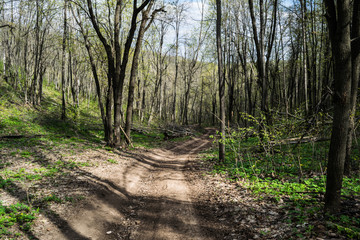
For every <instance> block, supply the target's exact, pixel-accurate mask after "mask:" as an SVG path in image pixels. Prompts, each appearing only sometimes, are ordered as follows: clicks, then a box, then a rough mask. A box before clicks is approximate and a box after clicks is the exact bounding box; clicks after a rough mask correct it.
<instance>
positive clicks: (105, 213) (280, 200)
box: [0, 81, 360, 240]
mask: <svg viewBox="0 0 360 240" xmlns="http://www.w3.org/2000/svg"><path fill="white" fill-rule="evenodd" d="M0 91H2V92H5V93H6V94H4V95H3V97H2V99H0V100H1V101H0V239H24V240H30V239H40V240H51V239H54V240H55V239H56V240H58V239H59V240H62V239H69V240H76V239H94V240H95V239H96V240H98V239H99V240H101V239H131V240H137V239H139V240H141V239H166V240H167V239H171V240H173V239H183V240H187V239H224V240H235V239H314V240H322V239H360V234H359V232H360V230H359V229H360V217H359V216H360V210H359V209H360V195H359V193H360V187H359V186H360V180H359V178H358V177H354V178H353V179H345V180H346V181H344V189H343V190H344V199H343V203H342V204H343V209H342V211H341V213H342V214H341V215H339V216H334V217H333V219H330V220H329V219H326V218H324V216H323V213H322V209H323V205H322V204H323V193H324V183H323V180H324V178H322V177H321V175H319V173H316V172H313V170H314V169H315V168H314V166H313V163H319V162H321V161H320V160H321V159H323V157H322V156H324V155H325V154H326V151H325V150H326V149H327V146H326V143H324V142H321V143H319V145H315V144H308V145H306V146H305V145H304V146H302V147H301V149H300V148H298V150H299V152H298V153H296V154H297V155H294V154H290V153H289V152H287V151H286V149H278V153H277V154H276V155H274V156H270V157H271V158H270V157H269V156H266V155H265V156H264V154H263V153H262V152H258V150H257V149H259V148H258V143H257V142H256V139H252V138H250V139H249V140H248V141H244V142H241V148H235V151H234V150H232V148H231V144H228V145H227V146H228V147H229V149H228V150H229V151H228V152H227V154H228V155H227V161H226V162H224V163H219V162H218V160H217V154H216V147H217V146H215V144H213V143H212V141H214V139H213V138H210V135H213V134H214V133H215V130H214V129H211V128H208V129H205V130H202V129H196V130H198V131H201V132H202V134H200V133H199V134H197V133H196V134H194V136H192V137H189V136H187V137H180V138H175V139H168V140H164V137H165V134H164V133H163V132H161V131H159V129H155V128H154V129H144V130H145V131H139V132H136V131H134V132H133V133H132V138H133V140H134V145H135V148H128V149H121V150H116V149H112V148H109V147H107V146H105V142H103V141H102V138H103V131H102V129H101V125H99V122H98V121H99V117H98V116H97V115H96V113H97V112H98V110H97V107H96V104H93V105H86V104H84V106H82V108H81V114H80V115H79V116H77V117H76V115H75V114H74V112H72V111H70V110H71V109H70V110H69V111H68V120H67V121H61V120H60V116H59V112H60V111H59V109H60V107H61V105H60V104H59V102H58V101H56V100H54V99H60V97H59V96H57V95H56V94H55V93H54V92H52V91H51V89H50V90H49V89H47V91H46V94H47V95H48V96H49V97H46V98H45V99H44V101H43V103H42V105H41V106H37V107H36V108H35V107H31V106H28V105H26V104H25V105H24V104H23V102H22V100H21V99H20V98H17V96H16V95H15V93H14V91H12V90H11V89H7V88H5V87H4V86H2V85H1V81H0ZM96 116H97V117H96ZM230 143H231V142H230ZM234 144H239V145H238V146H240V142H237V141H234ZM254 147H255V148H254ZM252 149H255V152H253V150H252ZM238 150H239V151H238ZM280 150H281V151H280ZM300 150H301V152H300ZM315 150H316V151H315ZM239 152H240V153H241V154H242V155H243V159H242V162H241V161H240V162H239V158H238V157H239V156H238V155H237V154H238V153H239ZM235 153H236V154H235ZM354 156H359V154H357V152H355V154H354ZM291 157H297V158H296V159H297V160H299V165H296V164H294V161H293V160H294V159H295V158H291ZM300 157H301V160H302V162H301V164H300ZM313 159H314V160H316V161H313ZM319 166H320V170H321V172H322V167H321V166H325V165H324V164H323V165H321V164H320V165H319ZM274 170H276V171H274ZM308 170H309V171H308ZM299 173H301V174H302V173H304V174H307V177H308V178H304V179H300V177H299V176H298V175H299ZM312 175H314V176H313V177H312ZM300 180H301V181H300Z"/></svg>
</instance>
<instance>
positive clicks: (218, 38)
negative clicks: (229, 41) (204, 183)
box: [216, 0, 226, 161]
mask: <svg viewBox="0 0 360 240" xmlns="http://www.w3.org/2000/svg"><path fill="white" fill-rule="evenodd" d="M216 52H217V61H218V80H219V101H220V103H219V104H220V141H219V161H225V127H226V125H225V79H224V73H223V59H222V45H221V0H216Z"/></svg>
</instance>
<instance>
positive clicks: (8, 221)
mask: <svg viewBox="0 0 360 240" xmlns="http://www.w3.org/2000/svg"><path fill="white" fill-rule="evenodd" d="M38 212H39V209H36V210H35V209H33V208H31V207H30V206H28V205H26V204H24V203H16V204H12V205H9V206H4V205H3V204H2V203H0V236H2V235H9V234H11V232H10V231H9V229H8V228H9V227H11V226H13V225H15V224H16V225H18V226H19V228H20V229H22V230H24V231H29V230H30V227H31V225H32V223H33V221H34V220H35V219H36V215H37V214H38Z"/></svg>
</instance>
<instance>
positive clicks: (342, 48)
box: [324, 0, 352, 213]
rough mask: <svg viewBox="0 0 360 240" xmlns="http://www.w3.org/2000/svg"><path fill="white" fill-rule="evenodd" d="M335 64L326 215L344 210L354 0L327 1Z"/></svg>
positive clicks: (325, 0)
mask: <svg viewBox="0 0 360 240" xmlns="http://www.w3.org/2000/svg"><path fill="white" fill-rule="evenodd" d="M324 2H325V6H326V10H327V20H328V26H329V33H330V40H331V48H332V53H333V56H334V59H335V65H334V68H335V69H334V70H335V71H334V95H333V101H334V116H333V127H332V135H331V142H330V149H329V160H328V171H327V181H326V194H325V212H328V213H337V212H339V211H340V201H341V187H342V179H343V173H344V162H345V156H346V142H347V136H348V129H349V122H350V111H351V102H350V95H351V72H352V71H351V44H350V42H351V41H350V22H351V19H350V15H351V11H350V0H341V1H337V2H336V4H335V2H334V0H324Z"/></svg>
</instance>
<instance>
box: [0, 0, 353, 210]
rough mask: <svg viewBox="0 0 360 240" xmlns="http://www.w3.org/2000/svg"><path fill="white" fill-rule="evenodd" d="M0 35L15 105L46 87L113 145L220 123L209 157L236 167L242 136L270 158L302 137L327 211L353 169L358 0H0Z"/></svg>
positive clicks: (65, 112) (31, 101)
mask: <svg viewBox="0 0 360 240" xmlns="http://www.w3.org/2000/svg"><path fill="white" fill-rule="evenodd" d="M194 9H196V10H194ZM194 13H195V14H194ZM0 41H1V47H0V54H1V60H0V74H1V79H0V81H5V82H6V83H7V84H8V85H9V86H11V87H12V89H13V90H14V91H16V92H18V93H19V94H20V95H21V98H22V100H23V104H24V105H28V106H32V107H34V108H36V107H37V106H41V105H42V104H43V99H44V89H45V88H51V89H53V90H55V91H56V92H58V93H59V96H61V105H59V108H58V112H61V115H59V116H60V117H61V119H62V120H63V121H74V122H77V120H78V119H79V118H80V105H82V104H88V105H89V104H94V103H96V108H97V112H98V114H99V116H100V119H101V128H102V129H103V138H104V140H105V141H106V144H107V145H108V146H110V147H113V148H122V147H125V146H127V145H129V144H132V134H133V131H139V129H142V128H145V127H147V126H152V127H155V126H156V127H160V128H162V129H166V128H167V127H168V126H171V125H184V126H188V125H199V126H216V127H218V129H219V131H218V133H217V134H216V135H214V138H215V139H216V141H218V143H219V153H218V154H219V157H218V158H219V161H222V162H227V161H228V158H232V159H235V160H236V164H238V162H242V161H245V160H244V159H246V156H248V155H246V154H245V153H242V151H243V149H244V147H243V145H241V144H240V143H239V144H238V142H239V141H240V140H247V139H251V138H253V137H257V138H258V140H259V144H258V147H257V151H260V152H262V154H264V155H263V156H265V158H266V159H271V157H273V156H275V155H276V154H277V153H278V151H279V150H278V148H279V147H280V148H281V147H284V146H285V147H289V149H290V150H289V151H290V152H292V153H293V152H296V151H298V150H296V149H299V148H301V146H300V145H302V144H309V143H311V144H312V146H313V154H312V157H313V158H312V160H310V161H312V165H311V166H312V167H311V169H309V172H312V173H313V172H319V171H320V169H321V173H322V174H323V173H325V172H326V173H327V178H326V187H325V186H324V188H326V194H325V196H324V199H325V211H326V212H328V213H338V212H339V211H340V209H341V208H340V203H341V188H342V179H343V177H344V174H345V175H346V176H347V177H349V178H356V176H357V177H358V171H359V167H360V162H359V157H358V155H357V154H354V151H355V152H356V151H358V148H359V145H358V143H357V139H358V131H357V127H358V125H359V108H358V101H357V95H358V85H359V83H358V81H359V76H360V54H359V51H360V46H359V45H360V1H357V0H352V1H350V0H341V1H334V0H324V1H322V0H290V1H288V0H286V1H283V0H237V1H234V0H223V1H221V0H216V2H215V1H205V0H202V1H196V2H187V1H179V0H176V1H169V2H168V1H155V0H145V1H141V2H138V1H137V0H132V1H121V0H93V1H92V0H86V1H85V0H63V1H54V0H33V1H24V0H2V1H0ZM0 98H1V93H0ZM172 133H173V132H172ZM329 140H330V141H329ZM324 141H325V142H326V143H329V142H330V144H327V145H326V147H325V148H326V150H325V154H323V153H321V154H322V155H321V157H319V158H321V159H320V160H318V156H316V153H315V152H316V149H315V150H314V146H315V148H316V147H317V145H316V144H317V143H322V142H324ZM291 149H292V150H291ZM294 149H295V150H294ZM298 152H299V151H298ZM300 155H301V154H300ZM284 156H285V155H284ZM286 156H288V155H286ZM292 156H293V155H292ZM265 158H264V159H265ZM242 159H243V160H242ZM294 159H295V157H294ZM235 160H234V161H235ZM271 161H272V160H271ZM294 161H295V162H296V161H297V160H294ZM299 161H300V160H299ZM315 161H318V162H315ZM314 162H315V163H314ZM319 163H320V167H319ZM274 164H275V163H274ZM322 164H323V165H322ZM301 166H302V164H300V163H299V166H298V167H299V169H298V171H299V173H298V175H299V176H300V175H301V178H302V177H305V175H306V173H305V172H306V170H304V172H303V171H302V169H301ZM300 172H301V174H300ZM259 175H261V174H259ZM257 177H259V176H258V175H257ZM299 178H300V177H299Z"/></svg>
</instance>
